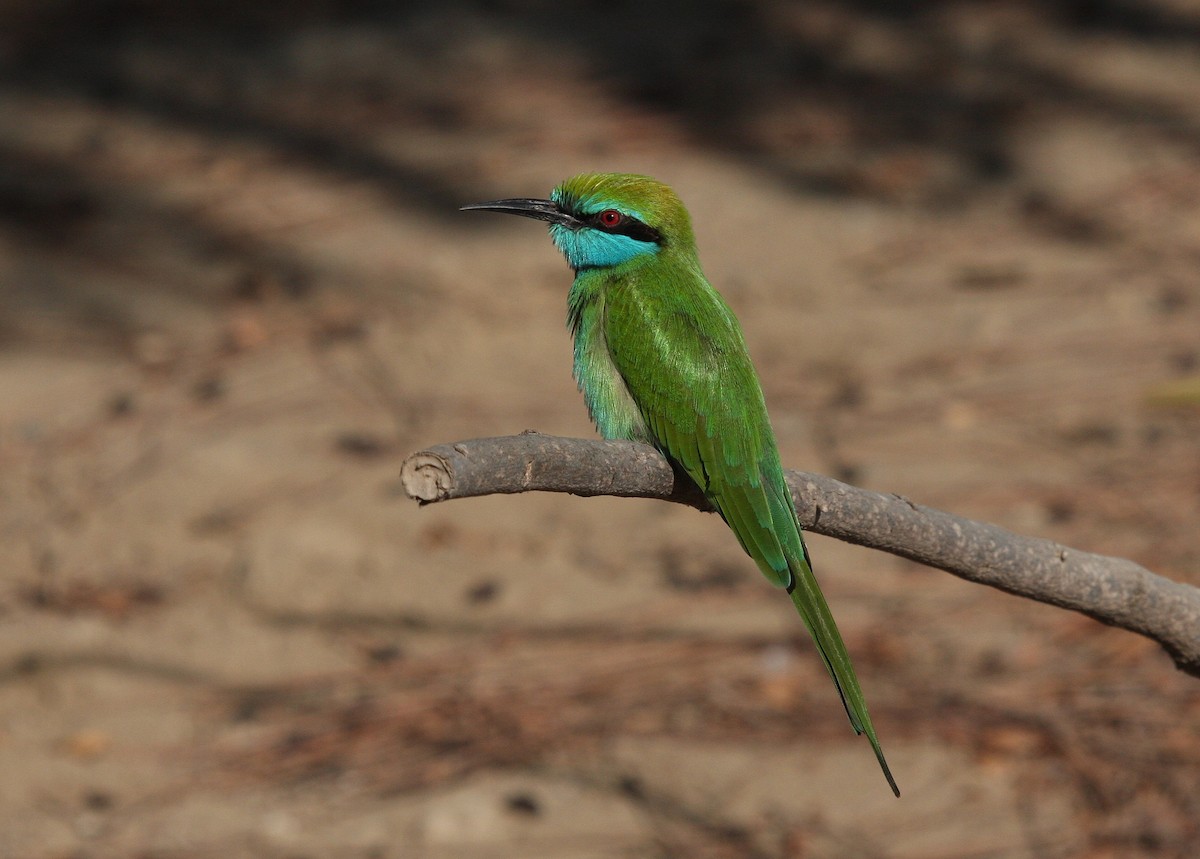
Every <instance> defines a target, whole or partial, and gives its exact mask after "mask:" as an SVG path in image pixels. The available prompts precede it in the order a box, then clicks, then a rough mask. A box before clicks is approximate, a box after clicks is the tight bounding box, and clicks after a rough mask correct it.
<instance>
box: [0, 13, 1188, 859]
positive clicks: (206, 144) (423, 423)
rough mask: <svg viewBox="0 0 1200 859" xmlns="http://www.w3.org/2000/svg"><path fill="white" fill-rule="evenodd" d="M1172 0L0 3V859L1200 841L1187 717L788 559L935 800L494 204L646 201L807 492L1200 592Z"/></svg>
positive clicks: (1071, 622) (1103, 664)
mask: <svg viewBox="0 0 1200 859" xmlns="http://www.w3.org/2000/svg"><path fill="white" fill-rule="evenodd" d="M1197 93H1200V8H1197V7H1196V5H1195V4H1193V3H1187V2H1183V1H1182V0H1178V2H1168V0H1160V2H1153V3H1123V2H1116V0H1102V1H1101V2H1073V3H1065V2H1063V3H1048V4H1047V3H1024V2H1010V3H986V2H974V3H971V2H944V3H935V4H916V3H911V4H910V3H899V4H897V3H872V2H858V3H841V4H839V3H808V4H803V6H798V5H793V4H787V3H717V4H710V5H707V6H703V7H697V6H694V5H693V4H684V3H665V4H654V5H653V6H650V4H637V3H609V4H604V5H596V6H590V7H588V8H587V9H586V10H583V9H579V10H574V11H571V10H566V11H564V9H563V6H562V4H553V3H549V2H512V3H504V2H499V3H495V2H493V3H483V2H480V3H469V2H462V3H452V4H443V3H416V4H396V3H387V4H385V3H372V2H363V3H334V2H319V0H307V2H300V3H298V4H292V5H291V6H290V7H288V9H287V11H286V12H285V11H284V10H283V7H275V6H274V5H271V4H254V3H243V4H232V3H228V2H225V0H191V2H177V3H171V4H168V3H161V4H155V3H133V2H87V3H84V2H70V0H58V2H43V3H29V2H11V0H10V2H5V3H0V570H2V571H3V578H2V580H0V679H2V683H0V856H5V857H14V858H15V857H34V859H43V857H45V859H51V857H53V859H58V857H64V859H65V857H72V859H80V857H89V858H90V857H132V856H136V857H171V859H176V857H178V859H184V857H217V856H220V857H241V856H246V857H250V856H253V857H292V858H293V859H294V857H318V856H320V857H341V856H345V857H430V859H433V857H437V859H443V857H444V859H451V857H453V859H460V857H461V859H476V857H501V856H504V857H508V856H514V857H516V856H519V857H543V856H545V857H565V859H577V857H578V859H582V857H631V856H639V857H640V856H659V857H709V856H711V857H734V856H737V857H742V856H750V857H831V856H854V857H896V858H897V859H898V858H899V857H913V859H918V857H921V859H925V858H926V857H1030V859H1042V857H1089V859H1101V857H1129V856H1144V857H1175V856H1179V857H1183V856H1194V855H1196V853H1197V851H1200V831H1198V821H1200V792H1198V791H1197V790H1196V785H1197V783H1200V739H1198V737H1200V730H1198V718H1200V684H1198V683H1197V681H1196V680H1195V679H1194V678H1188V677H1185V676H1183V675H1180V674H1178V673H1177V672H1175V670H1174V669H1173V667H1172V665H1171V664H1170V662H1169V660H1168V659H1167V658H1166V656H1164V655H1163V654H1162V653H1160V652H1159V651H1157V650H1156V649H1155V648H1154V646H1152V645H1151V644H1149V643H1148V642H1145V641H1142V640H1141V639H1139V638H1137V637H1135V636H1132V635H1130V634H1127V633H1123V632H1119V631H1115V630H1109V629H1106V628H1103V627H1101V626H1099V625H1098V624H1095V623H1094V622H1092V621H1089V620H1087V619H1085V618H1082V617H1078V616H1074V615H1070V614H1067V613H1064V612H1061V611H1057V610H1054V609H1051V608H1048V607H1044V606H1038V605H1034V604H1032V603H1029V602H1026V601H1022V600H1019V599H1016V598H1013V597H1008V596H1004V595H1002V594H998V593H994V592H990V591H986V590H984V589H982V588H979V587H977V586H972V585H968V584H965V583H962V582H959V581H957V580H954V579H952V578H950V577H948V576H946V575H945V574H942V573H938V572H935V571H930V570H926V569H922V568H918V567H915V566H914V565H912V564H909V563H904V562H901V561H899V560H897V559H894V558H891V557H887V556H884V555H880V554H876V553H872V552H868V551H865V550H860V549H855V548H853V547H849V546H845V545H841V544H838V543H835V542H833V541H829V540H824V539H821V538H814V539H813V540H812V543H813V551H814V555H815V557H816V561H817V565H818V572H819V574H820V575H821V576H822V579H823V581H824V583H825V587H826V591H827V593H828V594H829V596H830V599H831V602H832V603H833V606H834V610H835V613H836V614H837V616H838V618H839V620H840V623H841V626H842V629H843V631H844V633H845V635H846V638H847V640H848V642H849V646H850V649H851V652H852V653H853V655H854V657H855V662H856V665H857V666H858V670H859V672H860V675H861V676H862V679H863V683H864V686H865V687H866V690H867V693H868V698H869V700H870V702H871V706H872V712H873V714H874V717H875V721H876V724H877V725H878V728H879V732H880V736H881V737H882V739H883V742H884V745H885V747H886V749H887V751H888V753H889V758H890V759H891V761H892V765H893V769H894V770H895V772H896V775H897V778H898V779H899V781H900V784H901V786H902V788H903V789H904V791H905V795H904V798H903V799H902V800H900V801H896V800H894V799H892V798H891V796H890V794H889V793H888V791H887V788H886V785H885V784H884V782H883V779H882V778H881V777H880V775H879V773H878V771H877V769H876V766H875V762H874V761H873V759H872V757H871V755H870V752H869V749H868V748H867V746H866V744H865V743H864V742H862V741H856V739H855V738H854V737H853V736H852V734H851V733H850V731H849V730H848V729H847V726H846V724H845V719H844V717H843V714H842V712H841V708H840V707H839V706H838V704H837V701H836V699H835V697H834V692H833V690H832V688H830V685H829V683H828V682H827V680H826V678H825V677H824V676H823V673H822V670H821V669H820V668H819V663H818V661H817V659H816V658H815V656H814V654H813V653H812V651H811V647H810V645H809V644H808V642H807V638H806V636H805V635H804V633H803V630H802V628H801V626H800V624H799V622H798V620H797V618H796V617H795V616H794V614H793V613H792V611H791V608H790V606H789V604H788V603H787V601H786V600H783V599H781V598H780V595H779V594H778V593H776V592H774V591H773V590H772V589H770V588H769V587H767V586H766V585H765V583H764V582H763V581H762V579H761V577H760V576H759V575H758V574H757V573H756V572H755V570H754V568H753V565H752V564H751V563H750V562H749V561H748V560H747V559H746V558H744V557H743V556H742V555H741V554H740V551H739V550H738V549H737V546H736V543H735V542H734V541H733V539H732V538H731V537H730V536H729V534H728V533H727V532H726V530H725V529H724V528H723V527H722V526H721V524H720V523H719V522H718V521H717V520H715V519H713V518H712V517H708V516H703V515H700V514H697V513H694V512H692V511H687V510H676V509H668V508H667V507H666V506H665V505H660V504H653V503H647V502H636V501H623V500H614V499H597V500H582V499H571V498H557V497H535V496H528V497H510V498H495V499H485V500H479V501H471V502H456V503H453V504H449V505H445V506H443V507H438V508H430V509H424V510H418V509H417V508H416V507H415V506H414V505H413V504H411V503H410V502H407V501H406V500H405V499H404V498H403V497H402V494H401V491H400V488H399V485H398V479H397V478H398V469H399V463H400V461H401V460H402V459H403V457H404V455H405V454H407V453H408V452H411V451H412V450H415V449H417V448H419V447H421V446H424V445H427V444H431V443H435V442H441V441H451V440H455V439H460V438H469V437H473V436H481V435H499V434H504V433H511V432H518V431H520V430H523V429H527V428H534V429H538V430H541V431H545V432H552V433H561V434H575V435H590V434H591V428H590V427H589V426H588V424H587V419H586V415H585V412H584V408H583V405H582V403H581V401H580V398H579V396H578V394H577V393H576V391H575V388H574V383H573V382H572V380H571V378H570V370H569V365H570V352H569V350H570V346H569V342H568V338H567V334H566V333H565V331H564V329H563V322H562V320H563V315H564V298H565V293H566V289H567V287H568V285H569V272H568V271H567V270H566V268H565V266H564V265H563V263H562V261H561V259H559V258H558V257H557V255H556V253H555V252H554V250H553V248H552V247H551V246H550V244H549V242H548V241H547V240H546V238H545V236H544V234H543V233H542V231H541V230H540V229H538V228H536V227H535V226H534V225H532V224H530V223H526V222H520V223H510V222H508V221H503V220H502V219H499V218H496V219H492V218H484V217H482V216H471V215H462V214H459V213H458V212H457V211H456V207H457V206H458V205H459V204H461V203H464V202H469V201H473V200H478V199H488V198H492V197H494V196H509V195H513V196H515V195H537V194H543V193H545V192H547V191H548V190H549V188H550V187H551V186H552V185H553V184H555V183H556V182H557V181H558V180H560V179H562V178H563V177H565V176H567V175H570V174H572V173H575V172H578V171H582V170H593V169H619V170H630V171H638V172H646V173H650V174H653V175H655V176H657V177H659V178H662V179H664V180H666V181H668V182H670V183H671V184H673V185H674V186H675V187H676V188H677V190H679V192H680V193H681V195H682V196H683V197H684V199H685V201H686V202H687V203H688V205H689V207H690V209H691V211H692V213H693V216H694V218H695V220H696V226H697V233H698V236H699V240H700V243H701V251H702V257H703V259H704V261H705V264H706V267H707V271H708V274H709V276H710V278H711V279H712V280H713V281H714V282H715V283H716V284H717V285H718V286H719V287H720V288H721V289H722V290H723V292H724V293H725V295H726V296H727V298H728V299H729V300H730V302H731V303H732V304H733V306H734V307H735V309H736V310H737V312H738V313H739V315H740V316H741V319H742V321H743V323H744V325H745V328H746V331H747V336H748V339H749V341H750V344H751V350H752V353H753V354H754V356H755V358H756V361H757V363H758V365H759V368H760V371H761V374H762V377H763V382H764V386H765V388H766V390H767V395H768V400H769V403H770V406H771V409H772V414H773V417H774V422H775V426H776V431H777V434H778V435H779V437H780V442H781V445H782V447H783V454H784V460H785V462H786V463H788V464H790V465H793V466H795V467H804V468H808V469H812V470H818V471H822V472H825V473H830V474H833V475H835V476H838V477H841V478H842V479H846V480H849V481H851V482H854V483H857V484H860V485H865V486H869V487H873V488H877V489H881V490H885V491H892V492H899V493H903V494H905V495H907V496H909V497H911V498H913V499H915V500H918V501H921V502H923V503H927V504H931V505H935V506H939V507H943V508H945V509H949V510H952V511H954V512H957V513H960V514H963V515H967V516H971V517H974V518H980V519H986V520H989V521H993V522H997V523H1000V524H1002V525H1005V526H1007V527H1010V528H1013V529H1015V530H1018V531H1021V532H1024V533H1030V534H1037V535H1044V536H1048V537H1052V538H1054V539H1057V540H1060V541H1062V542H1064V543H1067V544H1068V545H1073V546H1077V547H1079V548H1082V549H1088V550H1092V551H1099V552H1106V553H1112V554H1117V555H1122V556H1125V557H1129V558H1132V559H1134V560H1137V561H1139V562H1141V563H1143V564H1145V565H1147V566H1149V567H1151V568H1152V569H1155V570H1156V571H1158V572H1161V573H1163V574H1166V575H1169V576H1172V577H1174V578H1177V579H1181V580H1185V581H1192V582H1194V583H1200V541H1198V540H1197V536H1196V534H1197V530H1196V523H1197V521H1198V515H1200V446H1198V439H1200V412H1198V410H1197V405H1196V401H1195V398H1194V396H1192V397H1189V396H1187V395H1186V394H1184V395H1182V396H1180V395H1177V394H1172V393H1171V391H1172V390H1174V389H1172V388H1171V387H1170V386H1172V385H1181V384H1182V385H1183V386H1184V390H1185V391H1186V390H1187V387H1186V386H1187V385H1189V384H1192V383H1193V381H1194V380H1195V379H1196V377H1197V376H1198V375H1200V98H1197Z"/></svg>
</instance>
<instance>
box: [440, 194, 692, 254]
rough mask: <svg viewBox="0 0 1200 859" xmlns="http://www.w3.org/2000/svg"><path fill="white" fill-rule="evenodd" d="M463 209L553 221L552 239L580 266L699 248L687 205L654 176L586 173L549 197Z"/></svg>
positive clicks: (477, 205)
mask: <svg viewBox="0 0 1200 859" xmlns="http://www.w3.org/2000/svg"><path fill="white" fill-rule="evenodd" d="M463 209H482V210H485V211H489V212H507V213H508V214H512V215H524V216H525V217H527V218H536V219H538V220H540V221H548V222H549V223H550V238H552V239H553V240H554V244H555V245H557V246H558V249H559V250H560V251H562V252H563V255H564V256H565V257H566V258H567V262H568V263H570V265H571V268H573V269H575V270H576V271H580V270H583V269H598V268H613V267H615V266H619V265H624V264H626V263H631V262H642V261H646V260H649V259H652V258H654V257H656V256H658V255H660V254H671V255H678V254H685V255H691V254H694V253H695V238H694V237H693V235H692V222H691V219H690V218H689V217H688V213H687V209H685V208H684V207H683V203H681V202H680V201H679V197H677V196H676V195H675V192H674V191H672V190H671V189H670V188H669V187H667V186H666V185H664V184H663V183H662V182H658V181H656V180H654V179H651V178H650V177H649V176H637V175H634V174H631V173H581V174H580V175H578V176H574V177H572V178H570V179H568V180H566V181H565V182H563V183H561V184H560V185H559V186H558V187H557V188H555V189H554V190H553V191H552V192H551V193H550V199H549V200H536V199H530V198H519V199H513V200H494V201H492V202H490V203H474V204H472V205H470V206H463Z"/></svg>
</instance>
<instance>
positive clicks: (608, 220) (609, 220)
mask: <svg viewBox="0 0 1200 859" xmlns="http://www.w3.org/2000/svg"><path fill="white" fill-rule="evenodd" d="M598 217H599V219H600V226H602V227H608V228H609V229H612V228H613V227H615V226H618V225H619V224H620V223H621V221H623V220H624V219H625V218H624V216H623V215H622V214H621V213H620V212H618V211H617V210H616V209H605V210H604V211H603V212H601V213H600V214H599V215H598Z"/></svg>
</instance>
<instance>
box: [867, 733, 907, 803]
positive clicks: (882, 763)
mask: <svg viewBox="0 0 1200 859" xmlns="http://www.w3.org/2000/svg"><path fill="white" fill-rule="evenodd" d="M873 745H874V746H875V757H876V759H877V760H878V761H879V768H880V769H882V770H883V777H884V778H886V779H887V783H888V786H889V787H891V789H892V793H894V794H896V799H899V798H900V786H899V785H898V784H896V779H895V777H894V776H893V775H892V769H891V767H889V766H888V764H887V761H886V760H885V759H884V757H883V749H881V748H879V745H878V744H877V743H875V744H873Z"/></svg>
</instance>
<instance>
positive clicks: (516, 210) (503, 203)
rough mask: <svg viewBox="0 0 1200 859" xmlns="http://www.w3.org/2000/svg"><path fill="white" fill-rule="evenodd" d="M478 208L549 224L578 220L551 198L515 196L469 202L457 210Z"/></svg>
mask: <svg viewBox="0 0 1200 859" xmlns="http://www.w3.org/2000/svg"><path fill="white" fill-rule="evenodd" d="M474 210H478V211H481V212H504V213H506V214H509V215H522V216H524V217H526V218H533V219H535V220H538V221H548V222H549V223H551V224H561V225H562V226H564V227H572V228H574V227H578V226H579V222H578V221H577V220H575V218H574V217H572V216H571V215H568V214H567V213H566V212H564V211H563V210H562V209H560V208H558V206H556V205H555V204H554V203H553V201H551V200H536V199H533V198H529V197H516V198H514V199H512V200H492V201H491V202H490V203H471V204H469V205H466V206H462V207H461V208H460V209H459V211H460V212H467V211H474Z"/></svg>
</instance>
